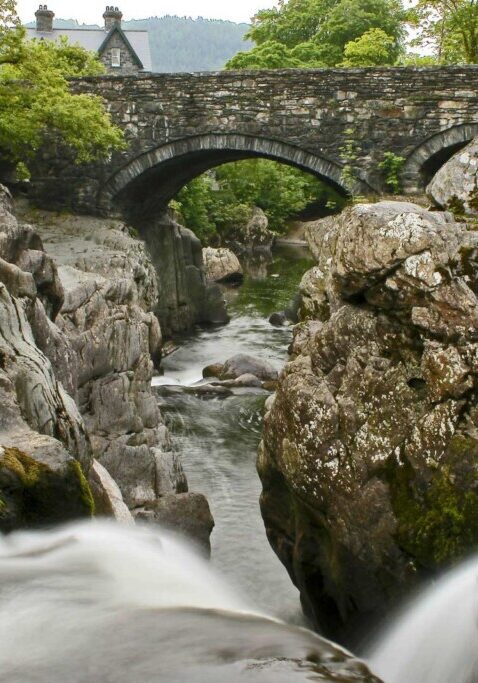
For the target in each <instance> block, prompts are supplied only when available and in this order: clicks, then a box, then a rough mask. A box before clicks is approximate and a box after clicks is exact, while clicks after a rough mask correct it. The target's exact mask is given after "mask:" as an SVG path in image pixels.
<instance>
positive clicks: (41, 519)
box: [0, 448, 94, 532]
mask: <svg viewBox="0 0 478 683" xmlns="http://www.w3.org/2000/svg"><path fill="white" fill-rule="evenodd" d="M2 450H3V452H1V451H0V531H5V532H9V531H12V530H14V529H17V528H25V527H26V528H31V527H38V526H43V525H47V524H57V523H60V522H64V521H67V520H71V519H76V518H79V517H85V516H87V517H91V516H92V515H93V514H94V502H93V496H92V494H91V491H90V487H89V485H88V482H87V480H86V478H85V475H84V474H83V471H82V469H81V466H80V464H79V463H78V462H77V461H76V460H73V459H72V460H70V461H67V462H65V463H64V464H63V465H62V466H60V467H58V468H57V469H56V470H53V469H52V468H50V467H49V466H48V465H46V464H44V463H41V462H38V461H37V460H35V459H34V458H32V457H31V456H30V455H28V454H26V453H24V452H23V451H21V450H19V449H17V448H5V449H2Z"/></svg>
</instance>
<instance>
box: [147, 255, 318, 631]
mask: <svg viewBox="0 0 478 683" xmlns="http://www.w3.org/2000/svg"><path fill="white" fill-rule="evenodd" d="M311 265H312V262H311V258H310V254H309V253H308V252H307V251H305V250H302V249H297V248H291V247H289V248H281V249H280V250H278V251H275V252H274V257H273V259H272V260H270V259H267V258H266V256H262V257H257V258H256V260H255V261H254V262H252V263H249V264H248V274H247V276H246V278H245V282H244V284H243V285H242V286H241V287H240V288H237V289H229V290H227V291H226V296H227V298H228V303H229V312H230V315H231V322H230V323H229V325H226V326H224V327H220V328H206V329H202V330H197V331H196V333H195V334H194V335H192V336H191V337H189V338H186V339H184V340H183V341H182V344H181V346H180V348H179V350H178V351H177V352H175V353H174V354H172V355H171V356H169V357H168V358H166V359H165V360H164V362H163V367H164V373H165V377H164V378H159V379H158V380H157V381H158V382H160V383H161V384H171V383H173V384H179V385H183V386H184V385H192V384H194V383H195V382H197V381H199V380H200V379H201V378H202V370H203V368H204V367H205V366H206V365H209V364H211V363H217V362H223V361H225V360H226V359H227V358H229V357H231V356H233V355H234V354H236V353H248V354H251V355H253V356H256V357H259V358H262V359H264V360H268V361H269V362H271V363H273V364H274V365H276V366H277V367H278V368H280V367H281V366H282V365H283V363H284V361H285V360H286V357H287V346H288V344H289V342H290V339H291V331H290V329H288V328H274V327H273V326H272V325H271V324H270V323H269V322H268V317H269V315H270V314H271V313H272V312H274V311H277V310H282V309H284V308H285V307H286V306H287V304H288V303H289V302H290V300H291V299H292V298H293V296H294V294H295V293H296V291H297V286H298V283H299V281H300V278H301V276H302V275H303V273H304V272H305V271H306V270H307V269H308V268H309V267H311ZM158 393H159V394H160V401H161V404H162V405H161V411H162V413H163V415H165V417H166V420H167V423H168V426H169V428H170V430H171V431H172V433H173V434H174V437H175V439H174V440H175V444H176V447H177V448H178V449H179V451H180V453H181V458H182V462H183V466H184V468H185V470H186V474H187V477H188V481H189V486H190V489H191V490H193V491H199V492H202V493H204V494H205V495H206V496H207V498H208V500H209V503H210V505H211V509H212V513H213V516H214V519H215V522H216V527H215V529H214V531H213V534H212V538H211V543H212V562H213V564H214V565H215V566H216V567H217V568H218V569H219V570H220V571H221V573H222V574H223V575H225V576H227V578H228V581H230V582H231V584H233V585H234V586H235V587H236V588H237V589H238V590H239V591H240V592H242V593H243V594H244V595H246V596H248V598H249V599H251V600H253V602H254V604H255V605H256V606H257V607H260V608H261V609H264V610H266V611H267V612H268V613H269V614H273V615H275V616H277V617H279V618H282V619H285V620H287V621H292V622H300V621H301V620H302V617H301V610H300V602H299V594H298V591H297V590H296V589H295V588H294V586H293V584H292V582H291V580H290V578H289V576H288V574H287V572H286V570H285V569H284V567H283V566H282V564H281V563H280V561H279V560H278V559H277V557H276V556H275V554H274V553H273V551H272V549H271V547H270V546H269V543H268V540H267V538H266V534H265V530H264V525H263V522H262V518H261V515H260V510H259V495H260V490H261V486H260V481H259V478H258V476H257V472H256V469H255V462H256V454H257V446H258V444H259V440H260V436H261V429H262V415H263V408H264V402H265V399H266V397H267V396H268V394H267V393H266V392H263V391H261V390H254V389H252V390H251V389H243V390H240V391H236V392H235V394H234V396H231V397H228V398H226V399H219V398H217V399H212V400H211V399H208V400H205V399H204V398H199V397H196V396H193V395H190V394H186V393H174V394H172V395H171V394H170V393H168V390H166V395H161V393H163V394H164V388H162V387H158Z"/></svg>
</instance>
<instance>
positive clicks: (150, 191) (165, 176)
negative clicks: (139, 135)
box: [98, 133, 370, 214]
mask: <svg viewBox="0 0 478 683" xmlns="http://www.w3.org/2000/svg"><path fill="white" fill-rule="evenodd" d="M251 157H263V158H268V159H273V160H275V161H278V162H282V163H286V164H290V165H292V166H296V167H298V168H300V169H302V170H304V171H309V172H310V173H312V174H314V175H316V176H317V177H319V178H320V179H322V180H325V181H326V182H328V183H329V184H331V185H332V186H333V187H334V188H335V189H336V190H338V191H339V192H340V193H341V194H343V195H346V194H348V192H347V189H346V187H345V186H344V183H343V181H342V171H343V168H342V166H341V165H340V164H338V163H336V162H334V161H331V160H329V159H326V158H325V157H320V156H317V155H315V154H311V153H309V152H306V151H304V150H302V149H300V148H299V147H296V146H293V145H290V144H287V143H284V142H282V141H280V140H274V139H268V138H264V137H255V136H249V135H242V134H213V133H210V134H205V135H197V136H191V137H187V138H182V139H179V140H175V141H172V142H168V143H167V144H163V145H160V146H158V147H156V148H154V149H151V150H149V151H147V152H145V153H143V154H140V155H138V156H137V157H135V158H134V159H133V160H131V161H130V162H128V163H127V164H126V165H125V166H123V167H122V168H121V169H119V170H118V171H117V172H116V173H115V174H114V175H112V176H111V177H110V178H108V180H107V181H106V183H105V184H104V185H103V187H102V189H101V191H100V193H99V196H98V208H99V209H100V211H102V212H105V213H108V212H109V211H110V210H111V206H112V205H114V204H119V206H120V207H121V208H122V209H123V210H126V211H127V212H129V213H131V212H133V213H138V208H140V212H141V213H142V214H151V213H153V212H155V211H156V210H158V209H161V208H164V207H165V206H166V205H167V203H168V202H169V200H170V199H172V198H173V197H174V196H175V195H176V194H177V192H178V191H179V190H180V189H181V188H182V187H183V186H184V185H185V184H186V183H187V182H189V181H190V180H192V179H193V178H195V177H196V176H198V175H200V174H201V173H203V172H205V171H207V170H208V169H210V168H213V167H214V166H219V165H221V164H223V163H227V162H229V161H238V160H241V159H247V158H251ZM365 188H367V189H368V190H370V188H369V187H368V186H367V184H366V183H365V182H363V181H357V190H358V191H362V192H363V191H364V189H365ZM354 189H355V188H354Z"/></svg>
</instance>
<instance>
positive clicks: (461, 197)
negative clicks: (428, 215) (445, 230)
mask: <svg viewBox="0 0 478 683" xmlns="http://www.w3.org/2000/svg"><path fill="white" fill-rule="evenodd" d="M427 195H428V196H429V197H430V199H431V200H432V201H433V202H434V203H435V204H436V205H437V206H439V207H440V208H442V209H449V210H450V211H453V212H454V213H457V214H477V213H478V138H475V139H474V140H472V142H470V144H469V145H467V146H466V147H464V148H463V149H461V150H460V151H459V152H457V153H456V154H454V155H453V156H452V158H451V159H450V160H449V161H447V163H446V164H444V165H443V166H442V167H441V168H440V170H439V171H438V172H437V173H436V174H435V176H434V177H433V180H432V181H431V183H430V184H429V185H428V187H427Z"/></svg>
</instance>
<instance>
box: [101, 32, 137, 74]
mask: <svg viewBox="0 0 478 683" xmlns="http://www.w3.org/2000/svg"><path fill="white" fill-rule="evenodd" d="M115 33H117V34H118V35H119V36H120V37H121V38H122V39H123V42H124V43H125V44H126V46H127V48H128V49H129V51H130V52H131V56H132V57H133V60H134V61H135V62H136V64H137V66H139V68H140V69H144V65H143V62H142V61H141V59H140V58H139V55H138V54H137V52H136V50H135V49H134V47H133V46H132V45H131V43H130V42H129V40H128V38H127V36H126V32H125V31H123V29H122V28H121V27H120V26H113V27H112V28H111V30H110V32H109V33H108V34H107V35H106V37H105V39H104V41H103V42H102V43H101V45H100V46H99V48H98V54H99V55H102V54H103V52H104V51H105V50H106V48H107V47H108V43H109V42H110V39H111V37H112V36H113V35H114V34H115ZM144 33H147V32H146V31H144Z"/></svg>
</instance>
